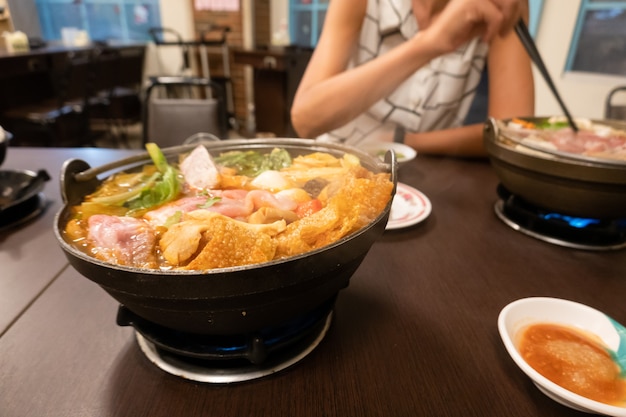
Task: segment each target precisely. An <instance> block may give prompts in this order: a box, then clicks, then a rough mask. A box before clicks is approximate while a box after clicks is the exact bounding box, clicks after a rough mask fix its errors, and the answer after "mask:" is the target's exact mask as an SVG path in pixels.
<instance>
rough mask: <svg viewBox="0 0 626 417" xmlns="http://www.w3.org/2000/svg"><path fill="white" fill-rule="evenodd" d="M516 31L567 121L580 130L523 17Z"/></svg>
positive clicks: (575, 129)
mask: <svg viewBox="0 0 626 417" xmlns="http://www.w3.org/2000/svg"><path fill="white" fill-rule="evenodd" d="M515 32H516V33H517V36H518V37H519V39H520V41H522V44H523V45H524V48H526V51H527V52H528V55H529V56H530V59H531V60H532V61H533V62H534V63H535V65H536V66H537V69H538V70H539V72H541V75H542V76H543V79H544V80H545V81H546V83H547V84H548V87H550V90H551V91H552V94H553V95H554V97H555V98H556V100H557V101H558V102H559V105H560V106H561V110H563V113H565V117H566V118H567V122H568V123H569V125H570V127H571V128H572V129H573V130H574V132H578V126H576V123H574V119H572V115H571V114H570V112H569V110H568V109H567V107H566V106H565V103H564V102H563V100H562V99H561V95H560V94H559V92H558V91H557V89H556V86H555V85H554V82H552V77H550V73H548V69H547V68H546V66H545V64H544V63H543V59H542V58H541V55H540V54H539V50H538V49H537V46H536V45H535V41H534V40H533V37H532V35H531V34H530V32H529V31H528V27H527V26H526V23H524V21H523V20H522V19H520V20H519V21H518V22H517V24H516V25H515Z"/></svg>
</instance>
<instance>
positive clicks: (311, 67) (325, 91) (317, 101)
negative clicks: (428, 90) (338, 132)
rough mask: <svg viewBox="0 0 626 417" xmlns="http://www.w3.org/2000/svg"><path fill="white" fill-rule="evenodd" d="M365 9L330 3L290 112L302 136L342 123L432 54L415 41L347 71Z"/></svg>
mask: <svg viewBox="0 0 626 417" xmlns="http://www.w3.org/2000/svg"><path fill="white" fill-rule="evenodd" d="M355 3H356V4H355ZM365 8H366V1H365V0H359V1H349V2H347V1H342V0H336V1H331V2H330V5H329V8H328V12H327V14H326V18H325V20H324V29H323V31H322V35H321V37H320V40H319V42H318V45H317V46H316V48H315V51H314V52H313V55H312V57H311V60H310V62H309V64H308V66H307V69H306V71H305V73H304V76H303V77H302V80H301V81H300V84H299V86H298V90H297V92H296V95H295V97H294V102H293V106H292V108H291V122H292V124H293V126H294V128H295V129H296V131H297V132H298V134H299V135H300V136H302V137H315V136H318V135H319V134H322V133H325V132H327V131H329V130H332V129H335V128H338V127H340V126H342V125H344V124H345V123H346V122H348V121H350V120H352V119H353V118H355V117H356V116H358V115H359V114H361V113H363V112H364V111H366V110H367V109H368V108H369V107H371V106H372V105H373V104H374V103H376V102H377V101H378V100H380V99H381V98H383V97H385V96H387V95H389V94H391V93H392V92H393V91H394V90H395V89H396V88H397V87H398V86H399V85H400V84H401V83H402V82H403V81H404V80H405V79H406V78H408V77H409V76H410V75H411V74H412V73H413V72H415V71H416V70H417V69H418V68H419V67H421V66H422V65H424V64H425V63H426V62H428V61H429V60H430V59H432V58H434V57H435V56H436V55H437V53H436V52H435V51H434V48H432V47H431V46H430V45H429V44H428V43H426V42H420V41H419V40H418V39H416V38H417V37H416V38H414V39H412V40H411V41H409V42H405V43H404V44H402V45H400V46H398V47H397V48H395V49H394V50H392V51H390V52H389V53H387V54H385V55H382V56H380V57H378V58H376V59H374V60H372V61H370V62H368V63H367V64H364V65H361V66H358V67H356V68H352V69H350V70H348V71H346V67H347V65H348V62H349V59H350V57H351V55H352V53H353V52H354V48H355V47H356V46H357V44H358V38H359V35H360V30H361V24H362V22H363V18H364V16H365ZM418 37H419V36H418ZM429 50H430V51H429Z"/></svg>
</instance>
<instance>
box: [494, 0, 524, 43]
mask: <svg viewBox="0 0 626 417" xmlns="http://www.w3.org/2000/svg"><path fill="white" fill-rule="evenodd" d="M491 1H492V2H493V3H494V4H495V6H496V7H497V8H498V9H499V10H500V12H501V13H502V23H501V24H500V29H499V30H498V33H499V34H500V35H506V34H507V33H508V32H509V31H510V30H512V29H513V27H514V26H515V24H516V23H517V22H518V20H519V19H520V18H521V17H522V15H523V12H524V10H525V5H526V3H525V1H522V0H491Z"/></svg>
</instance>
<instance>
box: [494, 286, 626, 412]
mask: <svg viewBox="0 0 626 417" xmlns="http://www.w3.org/2000/svg"><path fill="white" fill-rule="evenodd" d="M533 323H554V324H560V325H564V326H568V327H572V328H577V329H580V330H582V331H584V332H587V333H590V334H592V335H595V336H597V337H598V338H599V339H600V340H602V342H603V343H604V344H605V345H606V346H607V348H609V349H610V350H612V351H613V352H615V353H616V360H618V361H619V362H620V363H622V366H623V365H624V361H625V360H626V357H625V356H626V346H625V345H626V329H624V327H622V325H620V324H619V323H617V322H616V321H614V320H613V319H611V318H610V317H608V316H607V315H605V314H604V313H602V312H600V311H598V310H595V309H593V308H591V307H589V306H586V305H584V304H580V303H576V302H574V301H568V300H563V299H559V298H549V297H530V298H523V299H520V300H517V301H514V302H512V303H510V304H509V305H507V306H506V307H504V308H503V309H502V311H501V312H500V315H499V316H498V331H499V332H500V337H501V338H502V341H503V342H504V346H505V347H506V350H507V351H508V352H509V355H511V358H513V360H514V361H515V363H516V364H517V366H519V367H520V369H521V370H522V371H524V373H525V374H526V375H527V376H528V377H530V379H531V380H532V381H533V383H534V384H535V385H536V386H537V388H538V389H539V390H540V391H541V392H543V393H544V394H545V395H547V396H548V397H550V398H552V399H553V400H554V401H556V402H559V403H561V404H563V405H565V406H567V407H570V408H573V409H575V410H579V411H583V412H587V413H593V414H604V415H607V416H616V417H626V408H625V407H618V406H613V405H609V404H604V403H601V402H598V401H594V400H590V399H589V398H586V397H583V396H581V395H578V394H575V393H574V392H572V391H569V390H567V389H565V388H563V387H561V386H560V385H557V384H556V383H554V382H552V381H550V380H549V379H548V378H546V377H544V376H543V375H541V374H540V373H539V372H537V371H536V370H535V369H534V368H533V367H531V366H530V365H529V364H528V363H527V362H526V361H525V360H524V358H523V357H522V355H521V354H520V353H519V351H518V350H517V338H518V333H519V331H521V330H522V329H524V328H525V327H527V326H529V325H531V324H533Z"/></svg>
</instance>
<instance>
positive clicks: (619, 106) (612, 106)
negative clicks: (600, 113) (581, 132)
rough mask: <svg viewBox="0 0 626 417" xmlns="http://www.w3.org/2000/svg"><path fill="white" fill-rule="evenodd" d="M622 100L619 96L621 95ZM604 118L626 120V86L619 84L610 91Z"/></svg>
mask: <svg viewBox="0 0 626 417" xmlns="http://www.w3.org/2000/svg"><path fill="white" fill-rule="evenodd" d="M620 95H621V96H622V97H621V100H618V99H617V98H618V97H619V96H620ZM604 118H605V119H612V120H624V121H626V86H625V85H622V86H618V87H615V88H614V89H612V90H611V91H609V94H608V95H607V97H606V103H605V107H604Z"/></svg>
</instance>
